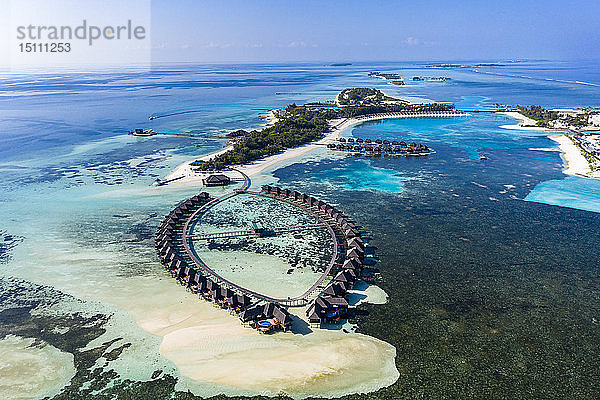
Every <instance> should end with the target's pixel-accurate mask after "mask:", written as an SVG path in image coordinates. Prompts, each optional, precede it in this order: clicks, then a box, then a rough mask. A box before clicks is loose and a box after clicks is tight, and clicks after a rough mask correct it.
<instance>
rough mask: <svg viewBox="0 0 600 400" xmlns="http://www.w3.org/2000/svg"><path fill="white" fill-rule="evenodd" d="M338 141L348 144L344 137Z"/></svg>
mask: <svg viewBox="0 0 600 400" xmlns="http://www.w3.org/2000/svg"><path fill="white" fill-rule="evenodd" d="M338 141H339V142H343V143H346V139H345V138H343V137H341V138H339V139H338Z"/></svg>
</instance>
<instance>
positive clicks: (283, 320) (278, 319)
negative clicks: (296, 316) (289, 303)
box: [273, 305, 292, 332]
mask: <svg viewBox="0 0 600 400" xmlns="http://www.w3.org/2000/svg"><path fill="white" fill-rule="evenodd" d="M273 319H274V322H275V323H276V324H277V325H278V326H279V327H280V328H281V329H283V331H284V332H285V331H287V330H288V328H289V327H290V326H291V325H292V317H291V315H290V313H289V312H288V311H287V310H286V309H285V308H282V307H281V306H279V305H277V306H275V309H274V310H273Z"/></svg>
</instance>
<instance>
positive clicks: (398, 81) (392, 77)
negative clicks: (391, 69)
mask: <svg viewBox="0 0 600 400" xmlns="http://www.w3.org/2000/svg"><path fill="white" fill-rule="evenodd" d="M369 76H374V77H376V78H381V79H385V80H386V81H387V82H388V83H389V84H390V85H396V86H404V85H405V83H404V80H403V79H402V77H401V76H400V75H398V74H393V73H383V72H369Z"/></svg>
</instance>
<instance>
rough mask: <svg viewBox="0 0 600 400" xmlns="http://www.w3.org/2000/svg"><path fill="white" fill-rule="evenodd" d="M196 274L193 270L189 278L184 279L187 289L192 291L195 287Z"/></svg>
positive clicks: (189, 273) (188, 275)
mask: <svg viewBox="0 0 600 400" xmlns="http://www.w3.org/2000/svg"><path fill="white" fill-rule="evenodd" d="M196 274H197V272H196V270H195V269H193V268H192V269H190V271H189V272H188V274H187V276H186V277H185V278H183V282H184V284H185V287H186V288H188V289H191V287H192V286H193V285H194V278H196Z"/></svg>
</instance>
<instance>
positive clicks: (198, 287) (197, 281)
mask: <svg viewBox="0 0 600 400" xmlns="http://www.w3.org/2000/svg"><path fill="white" fill-rule="evenodd" d="M204 289H206V278H205V277H204V276H202V275H200V273H199V272H196V275H194V280H193V281H192V282H191V284H190V290H191V291H192V292H193V293H199V292H201V291H202V290H204Z"/></svg>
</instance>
